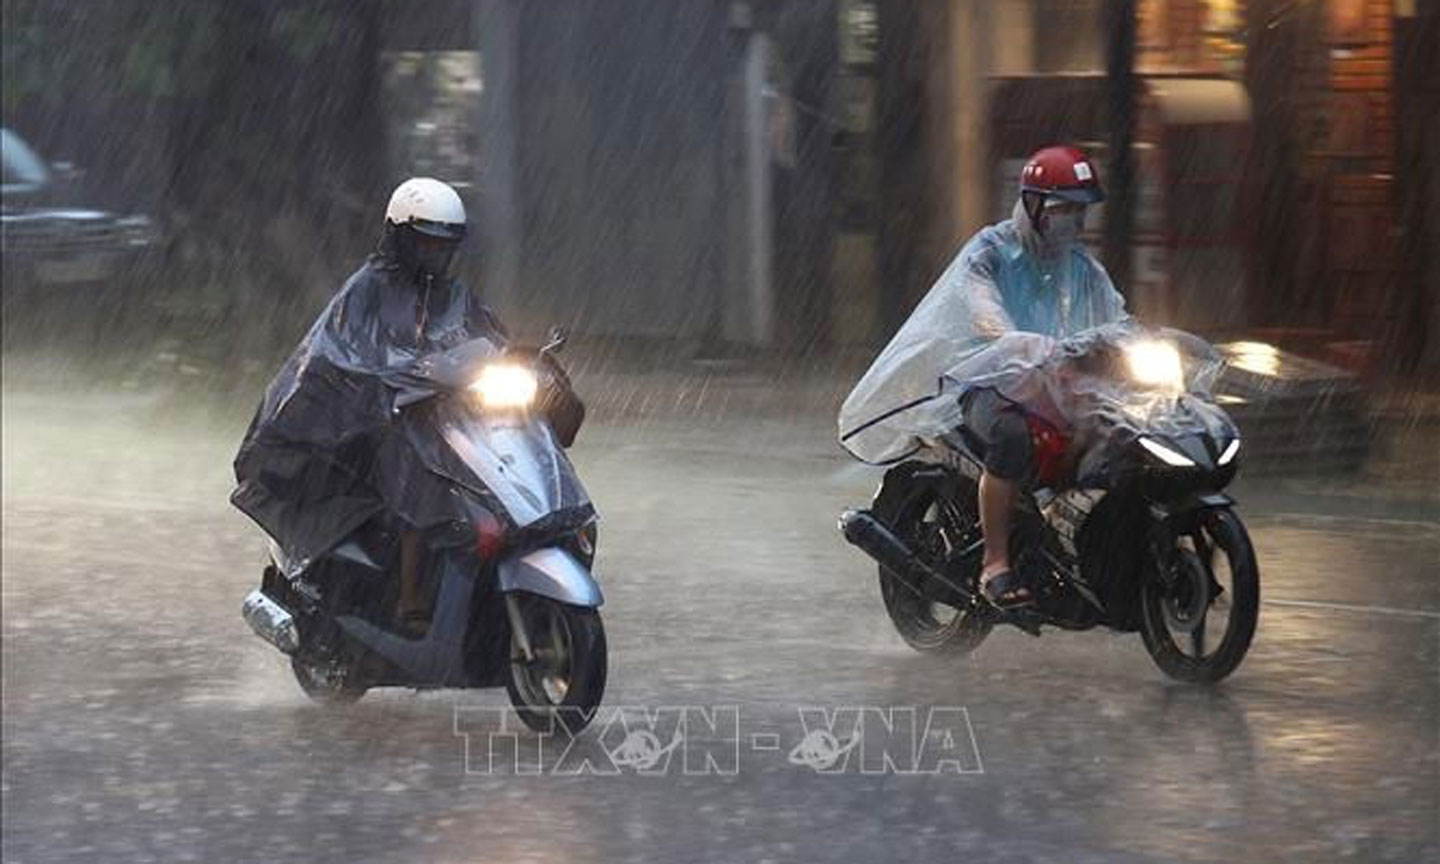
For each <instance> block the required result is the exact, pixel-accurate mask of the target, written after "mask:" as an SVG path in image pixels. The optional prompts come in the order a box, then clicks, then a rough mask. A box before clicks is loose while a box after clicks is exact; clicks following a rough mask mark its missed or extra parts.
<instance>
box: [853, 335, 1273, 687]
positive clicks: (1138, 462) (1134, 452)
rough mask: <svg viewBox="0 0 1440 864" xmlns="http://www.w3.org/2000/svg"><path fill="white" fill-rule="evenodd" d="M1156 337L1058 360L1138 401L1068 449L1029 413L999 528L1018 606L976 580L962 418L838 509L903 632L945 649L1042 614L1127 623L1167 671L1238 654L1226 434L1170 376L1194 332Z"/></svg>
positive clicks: (1034, 624)
mask: <svg viewBox="0 0 1440 864" xmlns="http://www.w3.org/2000/svg"><path fill="white" fill-rule="evenodd" d="M1170 336H1171V337H1172V339H1171V341H1166V340H1155V339H1149V340H1144V341H1127V342H1124V343H1120V344H1116V343H1111V342H1104V341H1102V342H1100V343H1098V344H1094V345H1090V346H1088V347H1087V349H1086V350H1085V351H1084V352H1083V354H1081V355H1079V356H1077V357H1075V358H1074V364H1075V366H1076V368H1077V369H1078V370H1079V371H1080V372H1082V373H1085V374H1089V375H1094V376H1100V377H1103V378H1107V379H1108V380H1109V381H1110V382H1111V384H1112V385H1114V387H1113V388H1112V389H1113V391H1114V392H1125V393H1127V394H1128V397H1129V398H1134V399H1135V400H1138V401H1139V402H1143V404H1144V410H1126V411H1123V412H1119V413H1116V414H1115V415H1113V416H1112V417H1111V418H1110V419H1109V420H1108V421H1104V422H1102V423H1101V424H1100V426H1099V429H1098V431H1096V432H1094V434H1093V435H1092V436H1091V437H1090V440H1089V441H1088V442H1087V444H1086V446H1085V448H1084V451H1083V453H1081V454H1080V455H1079V456H1078V458H1076V457H1075V456H1071V455H1069V454H1072V453H1074V450H1075V447H1074V442H1072V441H1071V440H1069V439H1068V438H1067V437H1066V436H1065V435H1062V434H1060V433H1059V432H1058V431H1057V430H1056V429H1055V428H1054V427H1052V426H1050V425H1049V424H1046V423H1045V422H1043V421H1040V420H1038V419H1032V421H1031V432H1032V444H1033V447H1032V454H1033V459H1034V461H1035V466H1034V474H1033V476H1035V477H1036V482H1035V483H1034V484H1033V485H1032V486H1031V488H1030V489H1029V490H1028V491H1027V492H1026V494H1024V495H1023V496H1022V503H1021V506H1020V508H1019V512H1018V513H1017V514H1016V519H1015V523H1014V527H1013V529H1012V537H1011V565H1012V567H1013V568H1018V570H1019V572H1020V573H1021V574H1022V575H1023V576H1025V577H1026V581H1027V584H1028V585H1030V586H1031V589H1032V591H1031V593H1032V595H1033V597H1034V600H1033V602H1032V603H1031V604H1029V605H1027V606H1024V607H1021V608H1012V609H1006V610H1002V609H999V608H997V607H996V606H994V605H992V604H991V603H990V602H989V601H987V600H986V599H985V597H984V595H983V594H982V593H981V591H980V586H979V580H980V571H981V558H982V552H983V547H984V542H983V539H982V534H981V530H980V519H979V502H978V489H979V487H978V481H979V477H980V474H981V470H982V469H981V465H982V462H983V458H984V445H983V442H981V441H980V440H978V439H977V438H976V437H975V436H974V435H972V434H970V433H969V432H968V431H967V430H965V429H963V428H961V429H958V430H957V431H956V432H955V433H953V434H951V435H947V436H945V437H944V439H943V440H940V441H936V442H934V446H933V447H930V448H929V449H927V450H926V451H925V453H926V454H927V455H926V456H925V457H924V458H919V459H911V460H910V461H906V462H903V463H901V464H899V465H897V466H895V467H893V468H891V469H890V470H889V471H888V472H887V473H886V474H885V479H884V481H883V483H882V484H881V486H880V489H879V491H878V492H877V494H876V496H875V498H874V501H873V502H872V504H871V506H870V509H869V510H852V511H848V512H846V513H845V514H844V515H842V516H841V517H840V529H841V531H842V532H843V534H844V536H845V538H846V539H847V540H848V541H849V542H850V543H852V544H854V545H856V546H858V547H859V548H860V549H862V550H864V551H865V552H866V553H867V554H869V555H870V556H871V557H872V558H874V559H875V560H877V561H878V562H879V563H880V568H879V574H880V591H881V596H882V598H883V600H884V603H885V609H886V611H887V612H888V613H889V615H890V620H891V621H892V622H893V624H894V625H895V628H896V630H898V631H899V633H900V636H901V637H902V638H903V639H904V640H905V641H906V642H907V643H908V644H909V645H910V646H912V647H913V648H915V649H917V650H919V651H923V652H931V653H955V654H961V653H966V652H969V651H971V650H973V649H974V648H975V647H977V646H978V645H979V644H980V643H981V641H982V640H983V639H984V638H985V636H986V635H988V634H989V632H990V630H991V628H992V627H994V626H995V625H997V624H1012V625H1014V626H1016V627H1019V628H1020V629H1022V630H1024V631H1026V632H1028V633H1030V634H1032V635H1036V636H1038V635H1040V631H1041V628H1042V627H1043V626H1046V625H1049V626H1054V627H1060V628H1064V629H1067V630H1088V629H1090V628H1092V627H1097V626H1105V627H1109V628H1111V629H1112V630H1116V631H1120V632H1134V631H1137V630H1138V631H1139V632H1140V635H1141V638H1142V640H1143V641H1144V643H1145V647H1146V649H1147V650H1148V651H1149V653H1150V656H1151V657H1152V658H1153V659H1154V661H1155V663H1156V665H1158V666H1159V667H1160V668H1161V670H1163V671H1164V672H1165V673H1166V674H1167V675H1169V676H1171V677H1173V678H1176V679H1179V680H1182V681H1191V682H1213V681H1218V680H1220V679H1222V678H1224V677H1226V676H1227V675H1229V674H1230V673H1231V672H1233V671H1234V670H1235V668H1236V667H1237V666H1239V665H1240V662H1241V661H1242V660H1243V659H1244V657H1245V653H1246V651H1247V650H1248V649H1249V647H1250V641H1251V638H1252V637H1253V636H1254V633H1255V626H1256V621H1257V616H1258V612H1259V606H1260V573H1259V568H1258V566H1257V564H1256V559H1255V551H1254V549H1253V547H1252V546H1251V543H1250V538H1249V536H1248V534H1247V533H1246V530H1245V526H1244V525H1243V524H1242V523H1241V521H1240V518H1239V516H1238V515H1236V513H1235V509H1234V504H1235V502H1234V501H1233V500H1232V499H1231V498H1230V497H1228V496H1227V495H1225V494H1224V492H1223V491H1222V490H1223V489H1224V488H1225V487H1226V486H1227V485H1228V484H1229V483H1230V481H1231V480H1232V479H1233V478H1234V476H1235V472H1236V469H1237V465H1238V462H1237V458H1236V457H1237V454H1238V452H1239V449H1240V437H1239V434H1238V432H1237V430H1236V428H1235V426H1234V424H1233V423H1232V422H1231V421H1230V419H1229V418H1228V416H1226V414H1225V413H1224V411H1223V410H1222V409H1221V408H1220V407H1219V406H1218V405H1216V404H1215V403H1214V402H1213V401H1211V400H1210V399H1209V398H1208V396H1207V395H1205V393H1204V392H1197V391H1196V390H1195V389H1194V388H1191V387H1188V386H1187V385H1186V384H1185V383H1184V382H1183V376H1184V374H1185V373H1184V372H1183V371H1182V365H1183V364H1185V363H1186V362H1187V360H1188V362H1189V363H1191V364H1194V363H1196V362H1198V361H1197V360H1196V356H1195V355H1196V354H1203V353H1204V352H1208V351H1209V349H1208V346H1204V348H1203V350H1201V351H1197V350H1196V348H1195V346H1196V345H1197V344H1200V345H1203V343H1202V342H1200V340H1197V339H1195V338H1194V337H1186V336H1185V335H1184V334H1176V333H1174V332H1173V331H1172V332H1171V334H1170ZM1177 345H1178V346H1179V347H1178V348H1177ZM1185 350H1188V351H1190V352H1191V354H1190V355H1189V356H1188V357H1186V358H1182V351H1185ZM1209 357H1210V358H1213V352H1210V354H1209ZM1157 361H1158V363H1157ZM1157 365H1158V367H1160V369H1159V372H1158V373H1157V370H1156V367H1157ZM1177 376H1179V377H1181V379H1182V380H1174V379H1176V378H1177ZM1157 384H1160V385H1162V386H1161V387H1159V388H1158V390H1157V388H1156V387H1155V386H1154V385H1157ZM1167 388H1168V389H1167Z"/></svg>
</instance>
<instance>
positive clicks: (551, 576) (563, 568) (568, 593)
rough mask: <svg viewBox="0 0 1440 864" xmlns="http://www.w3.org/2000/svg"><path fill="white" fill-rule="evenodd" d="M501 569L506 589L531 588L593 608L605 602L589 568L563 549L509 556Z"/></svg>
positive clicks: (508, 590) (555, 597)
mask: <svg viewBox="0 0 1440 864" xmlns="http://www.w3.org/2000/svg"><path fill="white" fill-rule="evenodd" d="M497 570H498V575H499V581H500V590H501V591H502V592H507V593H508V592H511V591H527V592H529V593H531V594H538V595H540V596H541V597H548V598H550V599H551V600H558V601H559V602H561V603H569V604H570V605H572V606H584V607H587V608H590V609H598V608H600V605H601V604H603V603H604V602H605V598H604V596H602V595H601V593H600V585H599V584H598V583H596V581H595V577H594V576H592V575H590V571H589V569H588V568H586V567H585V565H583V564H581V563H580V562H579V561H578V560H576V559H575V556H573V555H571V554H570V553H569V552H566V551H565V550H563V549H556V548H554V547H550V548H547V549H537V550H536V551H534V552H529V553H527V554H524V555H517V556H515V557H512V558H506V559H505V560H503V561H501V562H500V564H499V565H498V567H497Z"/></svg>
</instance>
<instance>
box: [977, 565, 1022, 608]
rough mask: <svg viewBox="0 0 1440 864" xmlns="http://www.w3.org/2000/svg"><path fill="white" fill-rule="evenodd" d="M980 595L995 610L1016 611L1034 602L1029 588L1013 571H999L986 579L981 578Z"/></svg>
mask: <svg viewBox="0 0 1440 864" xmlns="http://www.w3.org/2000/svg"><path fill="white" fill-rule="evenodd" d="M980 593H982V594H984V595H985V599H986V600H989V601H990V605H992V606H994V607H995V608H996V609H1018V608H1020V607H1021V606H1029V605H1030V604H1031V603H1032V602H1034V600H1035V597H1034V595H1033V594H1032V593H1031V592H1030V586H1029V585H1028V584H1026V582H1025V580H1024V579H1022V578H1021V577H1020V574H1019V573H1016V572H1015V571H1014V570H1001V571H1000V572H999V573H996V574H994V575H993V576H991V577H989V578H988V579H986V578H982V579H981V581H980Z"/></svg>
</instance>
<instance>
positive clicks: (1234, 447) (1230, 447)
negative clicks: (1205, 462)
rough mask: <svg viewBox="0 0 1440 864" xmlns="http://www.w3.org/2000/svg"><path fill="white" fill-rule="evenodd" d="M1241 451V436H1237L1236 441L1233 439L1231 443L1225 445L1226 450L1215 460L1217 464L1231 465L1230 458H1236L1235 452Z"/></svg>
mask: <svg viewBox="0 0 1440 864" xmlns="http://www.w3.org/2000/svg"><path fill="white" fill-rule="evenodd" d="M1239 452H1240V439H1239V438H1236V439H1235V440H1234V441H1231V442H1230V443H1229V444H1227V445H1225V450H1224V451H1223V452H1222V453H1221V454H1220V458H1219V459H1216V460H1215V464H1217V465H1229V464H1230V460H1231V459H1234V458H1235V454H1236V453H1239Z"/></svg>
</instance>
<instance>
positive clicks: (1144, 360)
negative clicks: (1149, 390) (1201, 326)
mask: <svg viewBox="0 0 1440 864" xmlns="http://www.w3.org/2000/svg"><path fill="white" fill-rule="evenodd" d="M1125 363H1126V365H1127V366H1128V367H1129V369H1130V377H1131V378H1133V379H1134V380H1135V383H1136V384H1140V385H1141V386H1146V387H1162V388H1164V389H1166V390H1172V391H1174V392H1176V393H1178V392H1180V391H1181V390H1184V389H1185V368H1184V366H1183V365H1182V364H1181V362H1180V352H1179V351H1177V350H1176V349H1175V346H1174V345H1172V344H1170V343H1169V342H1165V341H1161V340H1158V339H1154V340H1147V341H1144V342H1134V343H1132V344H1130V345H1127V346H1126V347H1125Z"/></svg>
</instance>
